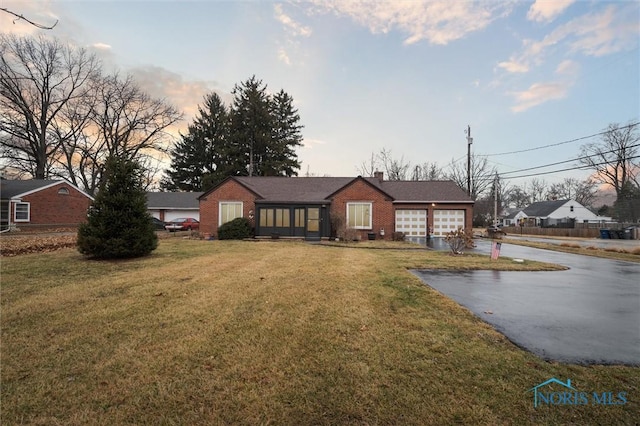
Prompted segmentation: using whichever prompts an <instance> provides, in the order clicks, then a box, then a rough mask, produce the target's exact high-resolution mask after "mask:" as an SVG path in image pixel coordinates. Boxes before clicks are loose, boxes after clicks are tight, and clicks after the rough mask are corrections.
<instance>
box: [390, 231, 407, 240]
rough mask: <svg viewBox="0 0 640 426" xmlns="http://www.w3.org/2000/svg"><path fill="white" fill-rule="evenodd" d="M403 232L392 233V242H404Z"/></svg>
mask: <svg viewBox="0 0 640 426" xmlns="http://www.w3.org/2000/svg"><path fill="white" fill-rule="evenodd" d="M404 237H405V235H404V232H394V233H393V234H391V239H392V240H393V241H404Z"/></svg>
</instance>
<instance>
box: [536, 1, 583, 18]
mask: <svg viewBox="0 0 640 426" xmlns="http://www.w3.org/2000/svg"><path fill="white" fill-rule="evenodd" d="M573 3H575V0H536V2H535V3H533V4H532V5H531V7H530V8H529V12H528V13H527V19H529V20H530V21H536V22H551V21H553V20H554V19H556V18H557V17H558V16H559V15H560V14H562V12H564V11H565V10H566V9H567V8H568V7H569V6H571V5H572V4H573Z"/></svg>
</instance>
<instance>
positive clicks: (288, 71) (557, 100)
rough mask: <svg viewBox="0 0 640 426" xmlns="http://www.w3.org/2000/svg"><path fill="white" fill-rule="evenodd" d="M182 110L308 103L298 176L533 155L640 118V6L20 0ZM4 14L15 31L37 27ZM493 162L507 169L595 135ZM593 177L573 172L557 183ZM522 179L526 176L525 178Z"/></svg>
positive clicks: (3, 24)
mask: <svg viewBox="0 0 640 426" xmlns="http://www.w3.org/2000/svg"><path fill="white" fill-rule="evenodd" d="M0 7H6V8H9V9H11V10H12V11H14V12H16V13H20V14H24V16H25V17H28V18H30V19H32V20H36V21H38V22H40V23H43V24H51V23H53V22H55V20H56V19H57V20H58V21H59V22H58V24H57V25H56V27H55V28H54V29H53V30H52V31H46V32H44V33H46V34H48V35H51V36H57V37H60V38H62V39H65V40H68V41H70V42H72V43H74V44H76V45H78V46H84V47H88V48H91V49H95V51H96V52H98V54H99V55H100V56H101V57H103V58H104V60H105V63H106V64H108V65H109V66H113V67H115V68H117V69H119V70H120V71H121V72H130V73H132V74H134V75H135V76H136V77H137V78H138V79H139V81H140V84H141V85H142V86H143V87H144V88H145V89H146V90H148V91H149V92H150V93H152V94H153V95H156V96H162V97H166V98H167V100H169V101H170V102H172V103H173V104H174V105H175V106H176V107H178V108H179V109H180V110H181V111H183V112H184V113H185V116H186V119H185V121H184V122H182V127H183V128H186V125H187V124H188V123H189V121H190V119H191V118H192V117H193V113H194V111H195V109H196V107H197V105H198V104H199V103H201V102H202V98H203V96H204V94H206V93H208V92H211V91H216V92H217V93H219V94H220V95H221V96H222V98H223V99H225V100H229V99H230V91H231V89H232V88H233V86H234V85H235V84H236V83H240V82H242V81H245V80H246V79H248V78H249V77H251V76H252V75H256V76H257V77H258V78H259V79H261V80H262V81H263V82H264V83H266V84H267V86H268V89H269V90H270V91H273V92H276V91H278V90H280V89H284V90H285V91H286V92H287V93H289V94H290V95H291V96H292V97H293V98H294V100H295V102H296V106H297V108H298V110H299V113H300V116H301V124H303V125H304V126H305V127H304V129H303V135H304V138H305V146H304V147H303V148H301V149H300V150H299V151H298V155H299V158H300V159H301V160H302V163H303V166H302V170H301V173H305V172H306V171H307V170H309V171H310V172H311V173H314V174H318V175H324V174H328V175H331V176H354V175H356V174H358V166H360V165H361V164H362V163H363V162H364V161H366V160H367V158H369V157H370V155H371V153H372V152H378V151H380V150H381V149H382V148H387V149H390V150H391V151H392V154H393V156H394V157H397V158H400V157H404V159H405V160H406V161H409V162H411V163H412V164H419V163H423V162H427V161H428V162H437V163H438V164H439V165H440V166H443V167H444V166H447V165H448V164H449V163H450V162H451V161H452V159H455V160H460V161H465V160H464V158H465V156H466V149H467V142H466V135H465V133H464V131H465V129H466V128H467V125H470V126H471V133H472V136H473V139H474V142H473V151H474V153H476V154H478V155H484V154H496V153H503V152H510V151H518V150H526V149H530V148H535V147H540V146H544V145H549V144H557V143H559V142H564V141H568V140H573V139H577V138H581V137H584V136H589V135H592V134H596V133H599V132H601V131H602V130H603V129H605V128H606V127H607V125H608V124H609V123H613V122H616V123H623V124H627V123H629V122H630V121H631V122H636V121H640V51H639V44H640V43H639V40H640V3H639V2H637V1H633V2H630V1H615V2H606V1H574V0H554V1H536V2H532V1H529V2H525V1H504V2H500V1H476V2H461V1H455V2H453V1H447V0H445V1H443V2H438V1H426V2H420V1H402V0H393V1H373V2H371V1H348V2H346V1H290V2H271V1H253V2H223V1H143V2H135V1H11V0H0ZM12 21H13V19H11V17H10V16H8V15H7V14H5V13H1V14H0V28H1V29H2V31H10V32H16V33H35V32H38V31H40V30H35V29H34V28H33V27H31V26H29V25H26V24H25V23H23V22H15V23H13V22H12ZM588 141H592V140H591V139H589V140H583V141H579V142H573V143H567V144H562V145H559V146H556V147H553V148H546V149H539V150H534V151H529V152H524V153H519V154H512V155H501V156H490V157H488V158H489V161H490V162H491V164H492V165H496V166H497V168H498V170H499V172H509V171H515V170H519V169H523V168H527V167H532V166H538V165H543V164H548V163H551V162H558V161H563V160H569V159H572V158H575V157H577V156H578V155H579V148H580V145H581V144H582V143H584V142H588ZM569 176H571V177H578V178H586V177H587V176H588V172H585V171H576V172H565V173H560V174H550V175H545V176H541V178H544V179H545V180H546V181H548V182H555V181H559V180H562V179H563V178H565V177H569ZM511 183H512V184H522V183H524V182H523V180H522V179H521V180H513V181H512V182H511Z"/></svg>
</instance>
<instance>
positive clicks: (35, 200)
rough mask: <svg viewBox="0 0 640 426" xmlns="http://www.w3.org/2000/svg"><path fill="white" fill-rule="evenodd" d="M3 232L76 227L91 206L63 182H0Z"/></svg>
mask: <svg viewBox="0 0 640 426" xmlns="http://www.w3.org/2000/svg"><path fill="white" fill-rule="evenodd" d="M0 199H1V201H0V222H1V223H0V225H1V227H2V230H7V229H15V228H18V229H28V228H40V229H43V228H59V227H76V226H78V225H79V224H80V223H82V222H85V221H86V220H87V210H88V209H89V206H90V205H91V203H92V202H93V197H91V196H90V195H89V194H87V193H86V192H84V191H82V190H80V189H79V188H77V187H76V186H74V185H72V184H70V183H68V182H66V181H63V180H41V179H30V180H4V179H3V180H0Z"/></svg>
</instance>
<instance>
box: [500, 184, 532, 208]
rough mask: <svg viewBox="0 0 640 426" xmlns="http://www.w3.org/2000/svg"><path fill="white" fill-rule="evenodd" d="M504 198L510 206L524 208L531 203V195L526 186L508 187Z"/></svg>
mask: <svg viewBox="0 0 640 426" xmlns="http://www.w3.org/2000/svg"><path fill="white" fill-rule="evenodd" d="M503 200H505V203H506V204H507V206H509V207H515V208H518V209H523V208H525V207H527V206H528V205H529V204H531V196H530V195H529V194H527V191H526V187H521V186H513V187H511V188H508V189H507V192H506V194H505V195H504V198H503Z"/></svg>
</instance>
